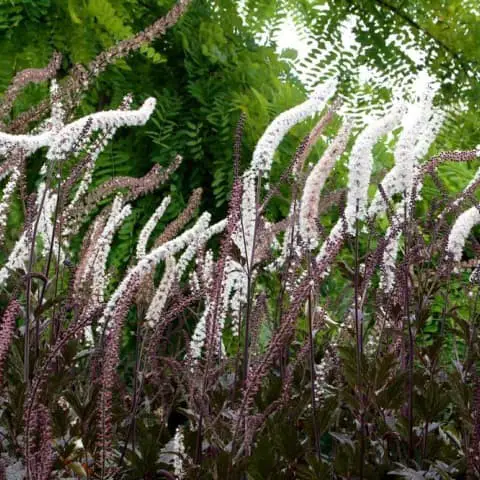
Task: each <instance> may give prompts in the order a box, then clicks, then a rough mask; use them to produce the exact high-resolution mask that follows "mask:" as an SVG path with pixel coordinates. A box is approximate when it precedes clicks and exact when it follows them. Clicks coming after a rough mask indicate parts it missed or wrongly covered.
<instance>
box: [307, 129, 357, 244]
mask: <svg viewBox="0 0 480 480" xmlns="http://www.w3.org/2000/svg"><path fill="white" fill-rule="evenodd" d="M349 134H350V129H349V128H348V127H342V128H341V130H340V132H338V134H337V136H336V137H335V139H334V140H333V141H332V143H331V144H330V145H329V146H328V147H327V149H326V150H325V152H324V154H323V155H322V157H321V158H320V160H319V161H318V163H317V164H316V165H315V166H314V167H313V169H312V171H311V172H310V175H309V176H308V178H307V181H306V182H305V187H304V189H303V195H302V201H301V206H300V214H299V227H300V229H299V233H300V236H301V238H302V241H303V242H304V244H305V245H306V246H307V248H309V249H313V248H315V247H316V246H317V244H318V228H317V221H318V210H319V208H318V202H319V200H320V193H321V191H322V189H323V186H324V185H325V181H326V180H327V177H328V175H329V174H330V171H331V170H332V168H333V166H334V165H335V163H336V161H337V160H338V158H339V157H340V155H341V154H342V153H343V152H344V151H345V148H346V146H347V141H348V136H349Z"/></svg>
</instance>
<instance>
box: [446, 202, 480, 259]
mask: <svg viewBox="0 0 480 480" xmlns="http://www.w3.org/2000/svg"><path fill="white" fill-rule="evenodd" d="M478 223H480V212H479V211H478V208H477V207H472V208H469V209H468V210H466V211H465V212H463V213H462V214H461V215H460V216H459V217H458V218H457V220H456V222H455V223H454V225H453V227H452V230H451V231H450V235H449V236H448V244H447V254H449V255H451V256H452V258H453V260H454V261H455V262H459V261H460V260H461V259H462V252H463V249H464V247H465V242H466V240H467V237H468V236H469V235H470V232H471V231H472V228H473V227H474V226H475V225H477V224H478Z"/></svg>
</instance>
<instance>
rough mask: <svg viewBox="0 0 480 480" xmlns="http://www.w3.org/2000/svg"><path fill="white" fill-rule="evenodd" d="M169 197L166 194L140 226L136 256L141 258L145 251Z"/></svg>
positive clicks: (165, 208) (168, 202)
mask: <svg viewBox="0 0 480 480" xmlns="http://www.w3.org/2000/svg"><path fill="white" fill-rule="evenodd" d="M170 201H171V197H170V195H168V196H166V197H165V198H164V199H163V201H162V203H161V204H160V206H159V207H158V208H157V209H156V210H155V212H154V214H153V215H152V216H151V217H150V218H149V219H148V222H147V223H146V224H145V226H144V227H143V228H142V231H141V232H140V236H139V237H138V243H137V258H143V257H144V256H145V255H146V253H147V243H148V239H149V238H150V235H151V234H152V232H153V230H154V228H155V227H156V225H157V223H158V222H159V221H160V219H161V218H162V217H163V214H164V213H165V210H167V208H168V206H169V205H170Z"/></svg>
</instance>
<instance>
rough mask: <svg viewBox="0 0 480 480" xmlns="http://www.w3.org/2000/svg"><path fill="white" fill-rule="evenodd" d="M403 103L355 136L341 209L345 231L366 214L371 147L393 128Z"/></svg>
mask: <svg viewBox="0 0 480 480" xmlns="http://www.w3.org/2000/svg"><path fill="white" fill-rule="evenodd" d="M404 111H405V109H404V107H403V105H396V106H394V107H393V108H392V110H391V111H390V112H389V113H387V115H385V116H384V117H382V118H379V119H378V120H375V121H373V122H372V123H371V124H370V125H368V126H367V127H366V128H365V129H364V130H363V131H362V132H361V133H360V134H359V135H358V137H357V140H356V141H355V144H354V145H353V148H352V151H351V153H350V158H349V162H348V195H347V206H346V208H345V219H346V221H347V230H348V232H349V233H351V234H353V233H354V232H355V222H356V220H357V219H358V220H362V219H363V218H364V217H365V214H366V206H367V202H368V186H369V185H370V176H371V174H372V167H373V154H372V149H373V147H374V146H375V144H376V143H377V141H378V139H379V138H380V137H381V136H383V135H386V134H387V133H389V132H391V131H392V130H393V129H395V128H396V127H397V126H398V125H399V124H400V121H401V119H402V116H403V114H404Z"/></svg>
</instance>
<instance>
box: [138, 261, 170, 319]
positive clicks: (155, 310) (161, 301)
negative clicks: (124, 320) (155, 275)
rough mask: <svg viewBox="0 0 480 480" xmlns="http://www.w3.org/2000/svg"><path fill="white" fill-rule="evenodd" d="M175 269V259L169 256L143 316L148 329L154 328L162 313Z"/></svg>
mask: <svg viewBox="0 0 480 480" xmlns="http://www.w3.org/2000/svg"><path fill="white" fill-rule="evenodd" d="M176 267H177V263H176V261H175V257H173V256H171V257H167V258H166V259H165V271H164V272H163V277H162V279H161V280H160V284H159V285H158V288H157V291H156V292H155V295H154V297H153V299H152V302H151V303H150V306H149V307H148V310H147V313H146V315H145V318H146V320H147V325H148V326H149V327H150V328H153V327H154V326H155V324H156V323H157V322H158V321H159V319H160V317H161V315H162V313H163V309H164V307H165V304H166V303H167V299H168V295H169V294H170V290H171V288H172V286H173V283H174V281H175V278H176V270H177V268H176Z"/></svg>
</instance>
